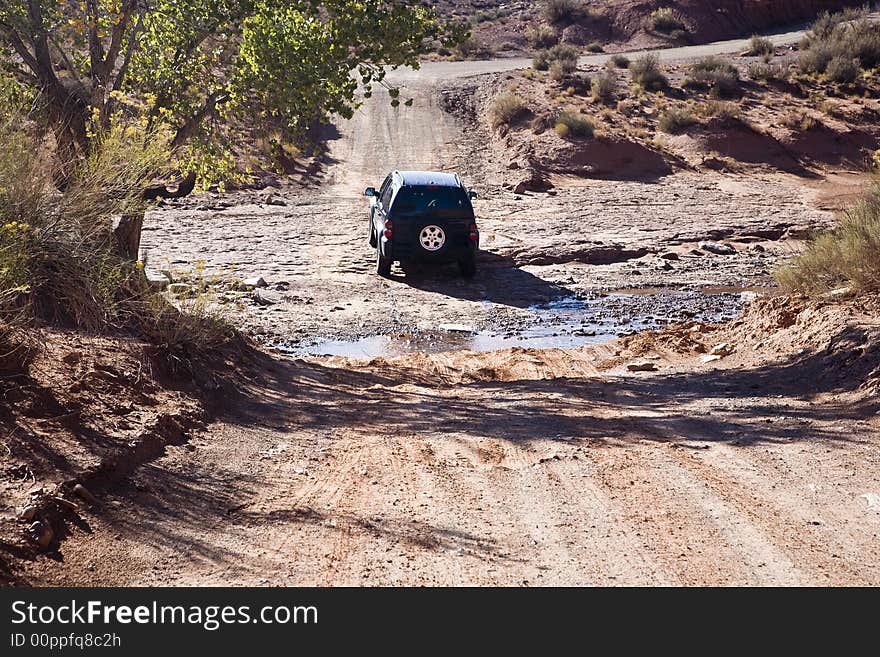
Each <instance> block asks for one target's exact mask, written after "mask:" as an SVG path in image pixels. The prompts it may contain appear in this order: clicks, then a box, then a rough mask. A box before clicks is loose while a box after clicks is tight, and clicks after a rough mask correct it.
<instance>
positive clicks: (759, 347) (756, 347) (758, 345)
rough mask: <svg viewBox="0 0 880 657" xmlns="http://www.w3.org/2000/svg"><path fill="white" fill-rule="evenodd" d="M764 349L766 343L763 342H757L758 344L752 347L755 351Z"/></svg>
mask: <svg viewBox="0 0 880 657" xmlns="http://www.w3.org/2000/svg"><path fill="white" fill-rule="evenodd" d="M763 347H764V342H763V341H761V342H756V343H755V344H754V345H753V346H752V349H754V350H755V351H759V350H760V349H762V348H763Z"/></svg>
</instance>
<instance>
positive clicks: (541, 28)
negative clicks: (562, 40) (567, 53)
mask: <svg viewBox="0 0 880 657" xmlns="http://www.w3.org/2000/svg"><path fill="white" fill-rule="evenodd" d="M526 38H527V39H528V40H529V43H531V44H532V45H533V46H534V47H535V48H541V49H545V48H552V47H553V46H555V45H556V43H557V42H558V41H559V36H558V35H557V34H556V30H554V29H553V28H552V27H550V26H549V25H538V26H537V27H533V28H529V29H528V30H527V31H526Z"/></svg>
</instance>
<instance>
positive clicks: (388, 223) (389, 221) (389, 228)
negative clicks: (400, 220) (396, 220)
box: [385, 219, 391, 230]
mask: <svg viewBox="0 0 880 657" xmlns="http://www.w3.org/2000/svg"><path fill="white" fill-rule="evenodd" d="M385 228H387V229H388V230H391V219H386V220H385Z"/></svg>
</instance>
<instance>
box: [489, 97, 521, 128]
mask: <svg viewBox="0 0 880 657" xmlns="http://www.w3.org/2000/svg"><path fill="white" fill-rule="evenodd" d="M525 112H526V104H525V102H524V101H523V99H522V98H520V97H519V96H518V95H517V94H515V93H513V92H506V93H503V94H501V95H500V96H498V97H496V98H495V100H493V101H492V104H491V105H490V107H489V120H490V121H491V123H492V127H493V128H496V129H497V128H500V127H501V126H502V125H510V124H511V123H513V122H514V121H515V120H516V119H517V118H519V117H521V116H523V115H524V114H525Z"/></svg>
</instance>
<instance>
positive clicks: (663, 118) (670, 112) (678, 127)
mask: <svg viewBox="0 0 880 657" xmlns="http://www.w3.org/2000/svg"><path fill="white" fill-rule="evenodd" d="M696 123H698V121H697V118H696V117H695V116H694V115H693V114H691V113H690V112H689V111H688V110H687V109H686V108H684V107H670V108H669V109H667V110H665V111H664V112H662V113H661V114H660V119H659V121H658V124H657V125H658V127H659V128H660V130H662V131H663V132H665V133H667V134H670V135H677V134H680V133H682V132H684V131H685V130H686V129H687V128H689V127H690V126H692V125H694V124H696Z"/></svg>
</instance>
